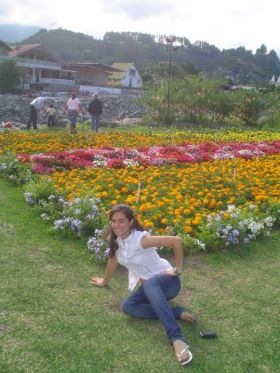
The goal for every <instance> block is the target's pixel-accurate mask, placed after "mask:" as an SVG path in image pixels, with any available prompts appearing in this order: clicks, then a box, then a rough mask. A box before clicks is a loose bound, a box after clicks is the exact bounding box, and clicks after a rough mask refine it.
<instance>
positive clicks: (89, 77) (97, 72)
mask: <svg viewBox="0 0 280 373" xmlns="http://www.w3.org/2000/svg"><path fill="white" fill-rule="evenodd" d="M64 67H65V68H67V69H71V70H74V71H76V73H77V76H76V83H77V84H79V85H86V86H98V87H107V86H108V77H109V75H110V74H112V73H113V72H119V71H120V70H118V69H116V68H113V67H111V66H107V65H103V64H101V63H92V62H82V63H71V64H66V65H64Z"/></svg>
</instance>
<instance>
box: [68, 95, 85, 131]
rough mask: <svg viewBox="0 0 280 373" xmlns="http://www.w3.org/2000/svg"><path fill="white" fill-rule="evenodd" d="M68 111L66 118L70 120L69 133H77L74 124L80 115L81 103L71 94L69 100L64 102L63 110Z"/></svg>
mask: <svg viewBox="0 0 280 373" xmlns="http://www.w3.org/2000/svg"><path fill="white" fill-rule="evenodd" d="M66 109H68V117H69V120H70V133H72V134H73V133H77V131H76V124H77V117H78V114H79V113H82V106H81V102H80V100H79V99H78V97H76V94H75V93H74V92H73V93H72V95H71V97H70V98H69V100H68V101H67V102H66V106H65V110H66Z"/></svg>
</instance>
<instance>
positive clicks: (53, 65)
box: [13, 57, 61, 70]
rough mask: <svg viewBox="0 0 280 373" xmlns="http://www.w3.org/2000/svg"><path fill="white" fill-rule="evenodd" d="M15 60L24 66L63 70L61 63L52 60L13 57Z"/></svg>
mask: <svg viewBox="0 0 280 373" xmlns="http://www.w3.org/2000/svg"><path fill="white" fill-rule="evenodd" d="M13 60H14V61H15V62H16V63H17V65H18V66H24V67H37V68H38V67H39V68H46V69H53V70H61V64H60V63H57V62H51V61H41V60H31V59H28V58H21V57H13Z"/></svg>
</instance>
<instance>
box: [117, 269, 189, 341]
mask: <svg viewBox="0 0 280 373" xmlns="http://www.w3.org/2000/svg"><path fill="white" fill-rule="evenodd" d="M180 288H181V281H180V278H179V276H172V275H166V274H159V275H155V276H153V277H151V278H150V279H148V280H145V281H144V283H143V285H142V286H140V287H139V288H138V289H137V290H135V291H134V292H133V293H132V294H131V295H130V296H129V297H127V298H126V299H125V300H124V301H123V303H122V309H123V312H124V313H126V314H127V315H131V316H134V317H142V318H146V319H159V320H160V321H161V322H162V324H163V326H164V328H165V331H166V334H167V338H168V339H169V341H170V343H172V342H173V341H175V340H177V339H180V340H184V338H183V336H182V332H181V329H180V327H179V325H178V323H177V321H176V320H179V319H180V316H181V313H182V312H183V311H185V309H184V308H183V307H172V308H171V307H170V305H169V303H168V301H169V300H170V299H173V298H175V297H176V295H177V294H178V293H179V291H180Z"/></svg>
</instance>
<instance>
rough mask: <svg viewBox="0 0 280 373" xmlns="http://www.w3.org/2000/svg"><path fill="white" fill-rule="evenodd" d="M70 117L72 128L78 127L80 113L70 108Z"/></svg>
mask: <svg viewBox="0 0 280 373" xmlns="http://www.w3.org/2000/svg"><path fill="white" fill-rule="evenodd" d="M68 117H69V120H70V125H71V128H76V124H77V117H78V113H77V112H76V111H75V110H70V109H69V110H68Z"/></svg>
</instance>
